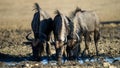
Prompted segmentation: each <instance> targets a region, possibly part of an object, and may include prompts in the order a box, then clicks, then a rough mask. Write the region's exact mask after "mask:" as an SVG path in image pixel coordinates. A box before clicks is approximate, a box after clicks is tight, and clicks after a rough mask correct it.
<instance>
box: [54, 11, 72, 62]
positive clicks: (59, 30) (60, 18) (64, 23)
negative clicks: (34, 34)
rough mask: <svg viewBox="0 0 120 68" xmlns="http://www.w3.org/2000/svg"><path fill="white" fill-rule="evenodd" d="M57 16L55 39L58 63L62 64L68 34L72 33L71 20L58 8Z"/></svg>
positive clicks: (55, 19)
mask: <svg viewBox="0 0 120 68" xmlns="http://www.w3.org/2000/svg"><path fill="white" fill-rule="evenodd" d="M55 13H56V16H55V17H54V20H53V21H54V22H53V23H54V28H53V33H54V39H55V49H56V58H57V60H58V64H61V60H62V59H61V58H62V56H63V54H64V52H65V50H66V48H65V47H66V46H65V45H66V43H67V36H68V35H69V33H70V20H69V19H68V17H67V16H65V15H63V14H62V13H60V12H59V11H58V10H56V12H55Z"/></svg>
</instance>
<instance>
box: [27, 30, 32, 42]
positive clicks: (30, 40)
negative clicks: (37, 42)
mask: <svg viewBox="0 0 120 68" xmlns="http://www.w3.org/2000/svg"><path fill="white" fill-rule="evenodd" d="M31 33H32V32H30V33H28V34H27V36H26V39H27V40H28V41H33V39H30V38H28V37H29V35H30V34H31Z"/></svg>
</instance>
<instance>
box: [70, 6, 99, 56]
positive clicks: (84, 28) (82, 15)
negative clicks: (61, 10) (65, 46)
mask: <svg viewBox="0 0 120 68" xmlns="http://www.w3.org/2000/svg"><path fill="white" fill-rule="evenodd" d="M72 22H73V31H72V37H73V39H71V41H70V46H75V44H76V41H75V40H74V38H75V34H76V33H77V34H78V35H79V38H80V41H79V42H81V41H82V36H84V39H85V49H84V50H83V52H82V55H84V53H85V52H86V51H87V52H88V54H89V46H88V45H89V42H90V41H91V36H90V35H91V34H92V33H94V43H95V48H96V55H98V48H97V46H98V41H99V39H100V32H99V25H100V22H99V20H98V17H97V15H96V13H94V12H93V11H83V10H81V9H80V8H76V10H75V11H74V12H73V15H72Z"/></svg>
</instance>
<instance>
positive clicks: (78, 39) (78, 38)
mask: <svg viewBox="0 0 120 68" xmlns="http://www.w3.org/2000/svg"><path fill="white" fill-rule="evenodd" d="M76 36H77V41H80V37H79V36H78V34H77V33H76Z"/></svg>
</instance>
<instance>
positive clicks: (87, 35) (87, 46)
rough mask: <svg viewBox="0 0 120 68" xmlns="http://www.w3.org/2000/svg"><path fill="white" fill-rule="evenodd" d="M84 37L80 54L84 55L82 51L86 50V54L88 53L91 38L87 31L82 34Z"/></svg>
mask: <svg viewBox="0 0 120 68" xmlns="http://www.w3.org/2000/svg"><path fill="white" fill-rule="evenodd" d="M84 38H85V49H84V50H83V53H82V56H83V55H84V53H85V51H86V50H87V51H88V55H89V54H90V51H89V43H90V40H91V38H90V35H89V33H86V34H85V35H84Z"/></svg>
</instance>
